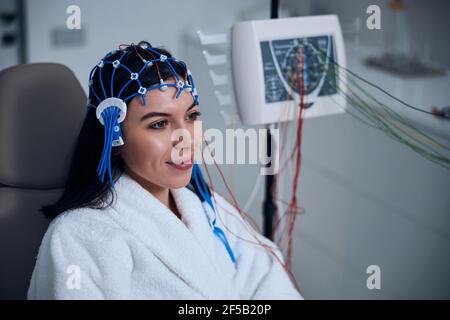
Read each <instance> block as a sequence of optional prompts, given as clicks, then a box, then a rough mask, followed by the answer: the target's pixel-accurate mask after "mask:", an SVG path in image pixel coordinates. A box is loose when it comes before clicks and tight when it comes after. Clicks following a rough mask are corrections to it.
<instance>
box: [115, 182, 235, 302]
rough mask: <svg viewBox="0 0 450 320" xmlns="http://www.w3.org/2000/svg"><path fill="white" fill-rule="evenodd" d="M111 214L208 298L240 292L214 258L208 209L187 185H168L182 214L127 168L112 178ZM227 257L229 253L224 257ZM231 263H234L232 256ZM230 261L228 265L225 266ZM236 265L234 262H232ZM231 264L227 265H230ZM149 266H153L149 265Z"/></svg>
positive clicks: (210, 211)
mask: <svg viewBox="0 0 450 320" xmlns="http://www.w3.org/2000/svg"><path fill="white" fill-rule="evenodd" d="M115 189H116V192H117V198H116V200H115V203H114V204H113V207H112V208H113V219H114V220H115V221H116V222H117V223H118V224H119V225H120V226H121V227H122V228H123V229H125V230H126V231H128V232H130V233H131V234H133V235H134V236H136V237H137V238H139V239H140V240H141V241H142V242H143V243H144V244H145V245H146V246H147V247H148V248H149V249H150V251H151V252H152V253H153V254H155V255H156V256H157V257H158V258H159V259H160V260H161V261H162V262H163V264H165V265H166V266H167V267H168V268H169V269H171V270H172V271H173V272H174V273H176V274H177V275H178V276H179V277H180V278H181V279H182V280H183V281H185V282H186V283H187V284H188V285H189V286H190V287H192V288H193V289H195V290H197V291H198V292H199V294H201V295H202V296H203V297H205V298H206V299H220V297H221V298H222V299H223V297H224V292H227V293H228V296H229V297H230V298H238V297H237V296H236V292H233V289H232V288H231V285H230V282H229V281H228V280H227V279H229V278H228V277H226V276H225V275H224V273H226V271H225V270H226V269H227V268H224V267H223V266H222V267H220V266H218V265H217V263H216V262H215V259H214V258H213V256H214V254H215V253H214V252H211V250H213V249H214V245H213V241H217V239H215V238H214V235H213V233H212V230H211V226H210V225H209V223H208V220H209V219H211V217H210V215H211V213H212V210H204V208H205V207H206V206H204V203H202V202H201V201H200V199H199V198H198V197H197V195H196V194H195V193H193V192H192V191H191V190H189V189H188V188H186V187H183V188H178V189H170V192H171V193H172V195H173V197H174V200H175V203H176V205H177V208H178V211H179V212H180V214H181V217H182V220H180V219H178V217H177V216H176V215H175V214H174V213H173V212H172V211H171V210H169V209H168V208H167V207H166V206H165V205H164V204H163V203H162V202H161V201H159V200H158V199H157V198H156V197H154V196H153V195H152V194H151V193H150V192H148V191H147V190H146V189H144V188H143V187H142V186H141V185H140V184H139V183H137V182H136V181H135V180H134V179H133V178H131V177H130V176H129V175H127V174H126V173H123V174H122V176H121V177H120V178H119V180H118V181H117V182H116V184H115ZM228 260H229V259H228ZM228 263H229V264H231V265H232V264H233V263H232V262H231V261H229V262H228ZM228 267H230V266H228ZM232 268H234V266H232ZM228 270H230V268H228ZM149 272H151V266H149Z"/></svg>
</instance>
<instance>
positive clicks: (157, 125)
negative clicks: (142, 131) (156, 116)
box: [150, 120, 169, 129]
mask: <svg viewBox="0 0 450 320" xmlns="http://www.w3.org/2000/svg"><path fill="white" fill-rule="evenodd" d="M168 124H169V122H168V121H167V120H161V121H158V122H155V123H153V124H151V125H150V128H152V129H163V128H164V127H165V126H166V125H168Z"/></svg>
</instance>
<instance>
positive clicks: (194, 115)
mask: <svg viewBox="0 0 450 320" xmlns="http://www.w3.org/2000/svg"><path fill="white" fill-rule="evenodd" d="M201 115H202V114H201V112H200V111H196V112H192V113H190V114H189V115H188V116H187V117H186V118H187V120H191V121H195V120H197V118H198V117H200V116H201Z"/></svg>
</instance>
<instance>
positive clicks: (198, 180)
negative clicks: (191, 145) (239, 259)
mask: <svg viewBox="0 0 450 320" xmlns="http://www.w3.org/2000/svg"><path fill="white" fill-rule="evenodd" d="M192 177H193V178H194V183H195V184H196V185H197V189H198V191H199V192H200V194H201V196H202V198H203V200H205V201H206V202H207V203H208V204H209V206H210V207H211V209H212V210H213V212H214V217H213V220H212V221H210V224H211V226H212V228H213V232H214V234H215V235H216V236H217V237H218V238H219V239H220V240H221V241H222V242H223V244H224V245H225V248H226V250H227V252H228V254H229V255H230V258H231V261H233V263H236V257H235V255H234V253H233V250H232V249H231V246H230V243H229V242H228V239H227V236H226V235H225V233H224V232H223V230H222V229H221V228H220V227H218V226H217V225H216V221H217V220H216V209H215V208H214V205H213V203H212V200H211V195H210V193H209V192H208V189H207V187H206V183H205V180H204V179H203V175H202V173H201V171H200V168H199V166H198V164H197V163H194V165H193V167H192Z"/></svg>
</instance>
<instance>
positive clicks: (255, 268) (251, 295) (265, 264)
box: [215, 193, 303, 300]
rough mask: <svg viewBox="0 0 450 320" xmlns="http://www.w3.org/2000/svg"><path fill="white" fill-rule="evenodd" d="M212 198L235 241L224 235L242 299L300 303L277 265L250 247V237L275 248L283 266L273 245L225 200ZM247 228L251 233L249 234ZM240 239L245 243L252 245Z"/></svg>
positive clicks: (258, 248)
mask: <svg viewBox="0 0 450 320" xmlns="http://www.w3.org/2000/svg"><path fill="white" fill-rule="evenodd" d="M215 195H216V201H217V205H218V207H219V209H220V214H221V215H222V219H223V221H224V223H226V225H227V227H228V228H229V229H230V230H232V231H233V233H234V234H236V235H238V237H239V238H238V237H236V236H234V235H232V234H230V233H229V232H227V234H228V240H229V242H230V245H231V247H232V249H233V251H234V254H235V256H236V259H237V261H236V275H235V277H236V281H237V282H238V284H239V285H240V290H241V297H242V299H261V300H263V299H274V300H275V299H280V300H281V299H283V300H294V299H295V300H297V299H303V297H302V296H301V294H300V293H299V292H298V290H297V289H296V288H295V286H294V284H293V283H292V281H291V279H290V277H289V275H288V273H287V271H286V270H285V269H284V268H283V266H282V265H281V264H280V262H279V261H278V260H277V259H276V258H275V257H274V256H273V255H272V254H271V253H269V252H268V251H267V249H265V248H264V247H262V246H261V245H258V244H254V243H255V242H256V239H255V238H254V237H253V236H252V235H254V236H256V237H257V239H259V241H261V242H262V243H264V244H266V245H268V246H270V247H275V249H272V250H273V251H274V253H275V254H276V255H277V256H278V258H279V260H280V261H281V262H282V263H283V264H284V258H283V255H282V253H281V251H280V250H279V248H278V247H277V246H276V244H275V243H273V242H272V241H270V240H269V239H268V238H266V237H264V236H263V235H261V234H260V233H258V232H257V231H255V230H254V229H253V228H252V227H251V226H250V225H249V224H248V223H247V222H244V220H243V219H242V217H241V216H240V215H239V212H238V211H237V210H236V209H235V208H234V207H233V206H232V205H231V204H230V203H229V202H228V201H227V200H225V199H224V198H223V197H221V196H220V195H218V194H217V193H215ZM244 224H245V226H247V227H245V226H244ZM247 228H248V229H251V230H252V232H251V233H249V231H248V229H247ZM225 230H226V228H225ZM225 230H224V231H225ZM240 238H243V239H247V240H249V241H251V242H252V243H249V242H248V241H244V240H242V239H240Z"/></svg>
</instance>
